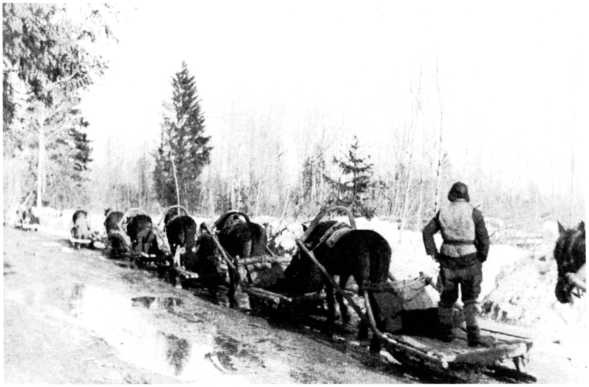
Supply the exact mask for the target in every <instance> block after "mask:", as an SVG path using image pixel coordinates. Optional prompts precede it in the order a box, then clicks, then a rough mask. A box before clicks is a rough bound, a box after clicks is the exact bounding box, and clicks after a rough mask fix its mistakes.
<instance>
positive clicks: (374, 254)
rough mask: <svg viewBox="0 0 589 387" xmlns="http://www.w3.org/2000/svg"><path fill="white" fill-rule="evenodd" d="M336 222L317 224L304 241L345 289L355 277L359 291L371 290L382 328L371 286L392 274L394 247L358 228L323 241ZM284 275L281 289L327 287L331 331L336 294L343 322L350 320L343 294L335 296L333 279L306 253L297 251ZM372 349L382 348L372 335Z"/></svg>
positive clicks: (294, 291) (370, 293) (328, 318)
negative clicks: (328, 278)
mask: <svg viewBox="0 0 589 387" xmlns="http://www.w3.org/2000/svg"><path fill="white" fill-rule="evenodd" d="M336 223H337V222H336V221H325V222H320V223H318V224H317V226H316V227H315V228H314V229H313V231H312V232H311V234H310V235H309V237H308V238H307V240H306V241H305V244H306V246H308V248H309V249H311V250H312V251H313V253H314V255H315V257H316V258H317V260H318V261H319V262H320V263H321V264H322V265H323V266H324V267H325V269H326V270H327V272H328V273H329V274H330V275H332V276H335V275H337V276H339V286H340V287H341V288H345V285H346V283H347V282H348V279H349V278H350V277H353V278H354V280H355V281H356V283H357V284H358V289H359V292H360V293H362V292H363V291H364V290H368V294H369V299H370V303H371V306H372V310H373V311H374V314H375V319H376V322H377V326H378V327H379V328H381V329H382V324H383V323H384V318H383V317H382V315H383V314H382V313H381V310H382V305H379V303H377V302H376V299H375V295H376V294H375V293H373V292H372V291H371V290H370V289H373V288H374V287H376V286H378V285H382V284H384V283H386V281H387V278H388V275H389V265H390V261H391V248H390V246H389V244H388V242H387V241H386V240H385V239H384V238H383V237H382V236H381V235H380V234H378V233H377V232H375V231H372V230H355V229H353V230H350V231H348V232H347V233H345V234H343V235H342V236H341V237H339V239H337V241H335V243H334V244H333V245H332V246H331V247H330V246H329V245H328V243H326V242H324V241H322V237H323V235H324V234H325V233H326V232H327V231H328V230H329V229H330V228H332V226H334V225H335V224H336ZM284 274H285V277H286V278H285V280H284V282H282V284H281V285H280V288H281V290H282V291H286V292H292V293H302V292H311V291H319V290H321V289H322V288H323V287H325V288H326V290H327V307H328V316H327V325H326V328H327V330H328V331H329V332H331V331H332V329H333V324H334V322H335V318H336V315H335V299H336V297H337V301H338V304H339V306H340V313H341V318H342V320H343V322H344V323H347V322H349V321H350V314H349V311H348V308H347V306H346V305H345V304H344V302H343V297H342V296H341V295H340V294H338V295H337V296H335V294H334V289H333V287H332V285H331V284H330V282H329V281H327V280H326V279H325V278H324V277H323V276H322V274H321V272H320V271H319V269H318V268H317V266H316V265H315V264H314V263H313V262H312V261H311V260H310V259H309V258H308V257H307V256H306V255H305V254H304V253H303V252H301V251H297V253H296V254H295V255H294V257H293V260H292V262H291V264H290V265H289V267H288V268H287V269H286V270H285V273H284ZM370 348H371V351H372V352H378V351H379V349H380V343H379V341H378V339H377V338H376V337H373V340H372V342H371V345H370Z"/></svg>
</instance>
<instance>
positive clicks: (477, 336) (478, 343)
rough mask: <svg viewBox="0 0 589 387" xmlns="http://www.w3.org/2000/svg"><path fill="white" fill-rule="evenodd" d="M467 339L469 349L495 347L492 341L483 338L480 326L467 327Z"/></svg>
mask: <svg viewBox="0 0 589 387" xmlns="http://www.w3.org/2000/svg"><path fill="white" fill-rule="evenodd" d="M466 338H467V339H468V346H469V347H491V346H492V345H493V342H492V340H490V339H489V338H487V337H482V336H481V330H480V329H479V327H478V326H469V327H466Z"/></svg>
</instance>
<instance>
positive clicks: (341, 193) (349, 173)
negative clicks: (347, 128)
mask: <svg viewBox="0 0 589 387" xmlns="http://www.w3.org/2000/svg"><path fill="white" fill-rule="evenodd" d="M359 153H360V152H359V143H358V138H357V137H356V136H354V140H353V141H352V143H351V144H350V147H349V149H348V151H347V152H346V155H345V157H343V158H338V157H334V158H333V162H334V163H335V164H336V165H337V166H338V168H339V169H340V171H341V174H342V178H339V179H333V178H330V177H328V176H326V179H327V181H328V182H329V184H330V185H331V186H332V188H333V189H334V190H335V193H336V197H335V198H333V199H332V200H331V202H332V204H337V205H343V206H346V207H350V208H351V209H352V212H353V214H354V216H366V217H372V216H373V215H374V208H369V207H368V205H367V204H366V200H367V199H368V198H367V197H366V194H367V192H368V190H369V188H370V185H371V178H372V167H373V164H372V163H370V162H369V161H368V157H361V156H360V154H359Z"/></svg>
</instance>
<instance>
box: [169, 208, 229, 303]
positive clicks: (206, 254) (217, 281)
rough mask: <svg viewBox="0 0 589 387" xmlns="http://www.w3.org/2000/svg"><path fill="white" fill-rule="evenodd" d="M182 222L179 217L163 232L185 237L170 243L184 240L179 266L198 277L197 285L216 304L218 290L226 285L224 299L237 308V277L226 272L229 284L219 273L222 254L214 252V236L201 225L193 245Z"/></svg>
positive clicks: (177, 238)
mask: <svg viewBox="0 0 589 387" xmlns="http://www.w3.org/2000/svg"><path fill="white" fill-rule="evenodd" d="M187 226H188V225H187V224H185V222H184V221H182V217H178V218H175V219H174V220H172V221H171V222H170V223H169V225H168V227H167V229H166V232H169V233H172V232H174V233H176V232H179V233H180V234H184V235H183V236H179V237H176V236H171V234H168V238H170V236H171V239H170V240H171V242H170V243H174V240H180V239H184V240H185V242H184V243H185V247H184V252H183V254H181V255H180V264H181V265H182V266H183V267H184V268H185V269H186V270H189V271H192V272H194V273H197V274H198V281H199V282H200V283H201V284H202V285H203V286H204V287H205V288H207V289H208V291H209V293H210V295H211V296H212V297H213V299H214V300H215V301H217V290H218V288H219V286H222V285H227V286H228V288H229V289H228V291H227V298H228V299H229V305H230V306H231V307H235V306H237V300H236V299H235V290H236V285H237V280H238V279H237V278H236V277H235V276H236V273H234V274H233V275H232V273H231V270H230V271H229V274H230V275H229V280H227V276H226V273H225V272H224V271H223V270H222V269H221V261H222V258H221V254H220V251H219V249H218V248H217V244H216V243H215V241H214V239H213V236H212V235H211V234H210V233H209V231H208V229H207V228H206V226H205V225H204V223H203V224H201V226H200V229H199V234H198V237H197V238H196V241H194V242H192V240H191V239H192V227H191V226H188V227H187Z"/></svg>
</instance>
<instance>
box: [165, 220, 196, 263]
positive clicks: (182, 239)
mask: <svg viewBox="0 0 589 387" xmlns="http://www.w3.org/2000/svg"><path fill="white" fill-rule="evenodd" d="M196 232H197V230H196V222H195V221H194V219H192V218H191V217H190V216H189V215H179V216H175V217H173V218H172V219H171V220H170V221H169V222H167V223H166V237H167V238H168V244H169V245H170V249H171V251H172V255H175V254H176V250H178V249H179V248H184V250H185V251H189V250H190V249H192V248H193V247H195V244H196Z"/></svg>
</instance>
